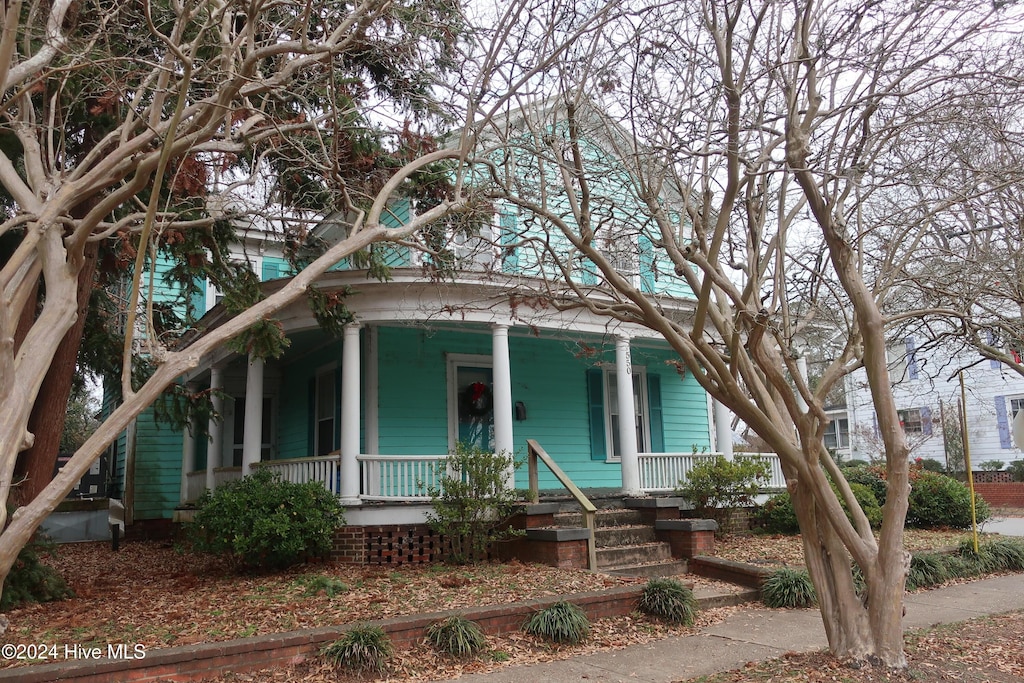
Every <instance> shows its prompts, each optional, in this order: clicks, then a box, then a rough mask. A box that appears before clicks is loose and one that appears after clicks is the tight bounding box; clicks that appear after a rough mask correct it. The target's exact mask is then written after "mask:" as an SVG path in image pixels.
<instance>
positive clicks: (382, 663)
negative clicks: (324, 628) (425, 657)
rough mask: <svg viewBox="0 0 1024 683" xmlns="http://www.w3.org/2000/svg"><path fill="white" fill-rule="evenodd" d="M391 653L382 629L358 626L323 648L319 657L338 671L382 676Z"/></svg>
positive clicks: (391, 650)
mask: <svg viewBox="0 0 1024 683" xmlns="http://www.w3.org/2000/svg"><path fill="white" fill-rule="evenodd" d="M393 652H394V650H393V649H392V647H391V641H390V640H389V639H388V636H387V634H386V633H384V629H382V628H381V627H379V626H370V625H360V626H356V627H354V628H353V629H351V630H350V631H349V632H348V633H346V634H345V635H344V636H342V637H341V638H339V639H338V640H336V641H334V642H333V643H331V644H330V645H328V646H327V647H325V648H324V649H323V650H321V651H320V655H321V656H322V657H324V658H325V659H326V660H328V661H329V662H331V663H332V664H334V666H336V667H338V668H340V669H345V670H347V671H353V672H368V671H372V672H374V673H377V674H383V673H384V672H385V671H386V670H387V666H388V662H389V661H390V660H391V655H392V654H393Z"/></svg>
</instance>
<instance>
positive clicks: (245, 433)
mask: <svg viewBox="0 0 1024 683" xmlns="http://www.w3.org/2000/svg"><path fill="white" fill-rule="evenodd" d="M262 452H263V359H262V358H257V357H256V356H253V355H252V354H249V366H248V369H247V371H246V374H245V422H244V423H243V426H242V476H243V477H245V476H248V475H249V474H250V473H251V472H252V466H253V463H257V462H259V461H260V460H261V454H262Z"/></svg>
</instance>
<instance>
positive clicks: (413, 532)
mask: <svg viewBox="0 0 1024 683" xmlns="http://www.w3.org/2000/svg"><path fill="white" fill-rule="evenodd" d="M446 552H447V547H446V544H445V542H444V539H443V538H442V537H441V536H440V535H439V534H438V533H437V532H435V531H434V530H433V529H431V528H430V527H429V526H427V525H426V524H394V525H385V526H346V527H341V528H340V529H338V530H336V531H335V532H334V543H333V546H332V549H331V559H333V560H336V561H338V562H344V563H346V564H375V565H382V564H386V565H395V566H397V565H402V564H427V563H430V562H435V561H439V560H441V559H443V558H444V555H445V553H446Z"/></svg>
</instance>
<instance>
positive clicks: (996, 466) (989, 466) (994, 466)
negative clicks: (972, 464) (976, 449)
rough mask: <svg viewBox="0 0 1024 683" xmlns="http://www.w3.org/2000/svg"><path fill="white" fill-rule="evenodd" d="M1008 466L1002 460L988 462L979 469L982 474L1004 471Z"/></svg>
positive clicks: (979, 466)
mask: <svg viewBox="0 0 1024 683" xmlns="http://www.w3.org/2000/svg"><path fill="white" fill-rule="evenodd" d="M1005 465H1006V463H1005V462H1003V461H1002V460H986V461H985V462H983V463H981V464H980V465H978V469H980V470H981V471H982V472H998V471H999V470H1001V469H1003V467H1004V466H1005Z"/></svg>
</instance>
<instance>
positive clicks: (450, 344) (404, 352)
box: [378, 327, 491, 455]
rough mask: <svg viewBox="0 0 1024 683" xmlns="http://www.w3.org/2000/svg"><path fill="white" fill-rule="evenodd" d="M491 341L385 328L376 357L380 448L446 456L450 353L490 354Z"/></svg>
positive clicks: (481, 336)
mask: <svg viewBox="0 0 1024 683" xmlns="http://www.w3.org/2000/svg"><path fill="white" fill-rule="evenodd" d="M490 343H491V340H490V337H489V336H487V335H485V334H459V333H455V332H434V331H427V330H421V329H405V328H393V327H384V328H381V330H380V336H379V347H378V353H379V357H380V363H379V369H378V373H379V375H378V377H379V389H378V406H379V414H380V418H379V422H378V424H379V429H378V431H379V434H380V436H379V445H380V452H381V453H384V454H386V455H437V454H443V453H447V452H448V394H447V388H446V387H447V382H448V380H447V364H446V357H445V354H446V353H469V354H487V355H489V354H490V352H491V351H490Z"/></svg>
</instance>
